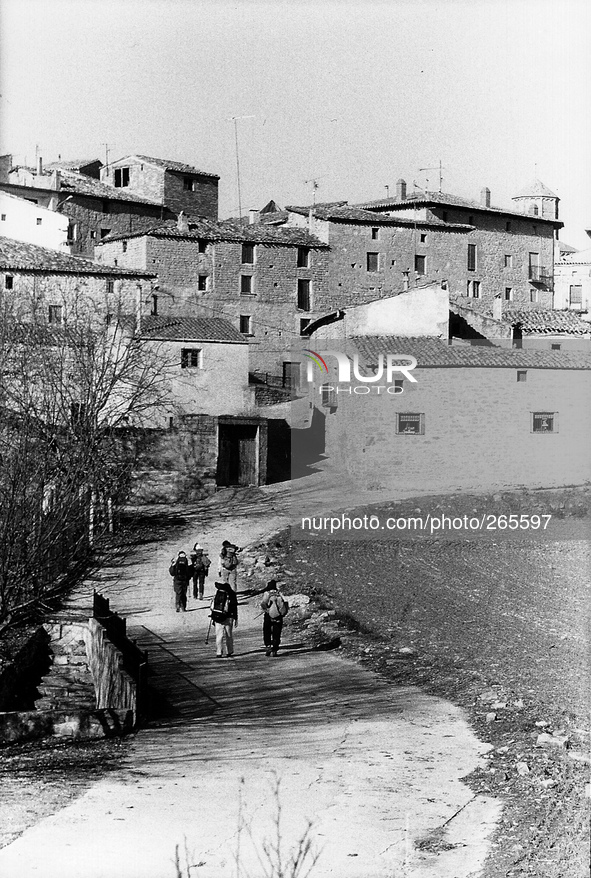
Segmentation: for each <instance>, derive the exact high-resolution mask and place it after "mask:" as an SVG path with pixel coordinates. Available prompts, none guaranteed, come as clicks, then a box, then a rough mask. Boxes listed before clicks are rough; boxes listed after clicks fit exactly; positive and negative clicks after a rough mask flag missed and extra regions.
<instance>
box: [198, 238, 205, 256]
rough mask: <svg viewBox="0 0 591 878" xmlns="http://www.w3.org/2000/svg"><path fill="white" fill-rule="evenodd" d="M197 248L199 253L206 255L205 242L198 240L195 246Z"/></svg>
mask: <svg viewBox="0 0 591 878" xmlns="http://www.w3.org/2000/svg"><path fill="white" fill-rule="evenodd" d="M197 248H198V252H199V253H206V252H207V241H201V240H200V241H199V243H198V245H197Z"/></svg>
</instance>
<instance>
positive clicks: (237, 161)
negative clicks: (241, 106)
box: [229, 116, 256, 219]
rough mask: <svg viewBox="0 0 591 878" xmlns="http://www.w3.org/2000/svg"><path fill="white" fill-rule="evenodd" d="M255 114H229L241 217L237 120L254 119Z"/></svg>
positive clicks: (240, 214)
mask: <svg viewBox="0 0 591 878" xmlns="http://www.w3.org/2000/svg"><path fill="white" fill-rule="evenodd" d="M255 118H256V117H255V116H230V119H229V121H230V122H233V123H234V142H235V144H236V180H237V183H238V216H239V217H240V219H242V195H241V192H240V159H239V156H238V120H239V119H255Z"/></svg>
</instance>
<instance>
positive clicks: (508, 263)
mask: <svg viewBox="0 0 591 878" xmlns="http://www.w3.org/2000/svg"><path fill="white" fill-rule="evenodd" d="M505 268H513V254H512V253H505Z"/></svg>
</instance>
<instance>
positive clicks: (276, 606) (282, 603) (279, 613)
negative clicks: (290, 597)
mask: <svg viewBox="0 0 591 878" xmlns="http://www.w3.org/2000/svg"><path fill="white" fill-rule="evenodd" d="M288 610H289V604H288V603H287V601H286V600H285V598H284V597H283V595H281V594H277V595H274V596H273V598H271V602H270V604H269V609H268V610H267V612H268V614H269V616H270V617H271V619H282V618H283V617H284V616H287V611H288Z"/></svg>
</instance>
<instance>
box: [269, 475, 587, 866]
mask: <svg viewBox="0 0 591 878" xmlns="http://www.w3.org/2000/svg"><path fill="white" fill-rule="evenodd" d="M589 507H591V503H590V502H589V492H588V491H586V490H584V491H583V490H580V489H579V490H566V491H560V492H557V491H548V492H515V493H503V494H496V495H488V496H483V495H479V496H467V495H458V496H455V497H445V498H442V497H421V498H420V499H418V500H408V501H402V502H398V503H394V504H388V505H387V506H385V507H384V506H381V507H376V508H375V509H371V510H370V509H369V508H368V507H364V508H363V510H359V513H360V514H362V513H370V512H376V513H377V514H379V515H380V516H382V517H383V516H384V515H385V514H392V513H395V514H396V515H399V516H403V515H411V514H413V513H415V514H416V513H418V512H421V511H422V512H426V511H431V512H432V513H441V512H443V511H444V512H445V513H446V514H452V515H464V514H478V515H479V514H481V513H482V512H494V514H496V515H499V514H501V513H504V514H510V513H512V512H522V511H524V510H527V512H528V514H531V513H532V511H536V512H539V513H548V512H551V513H552V515H553V525H552V531H551V532H550V533H548V534H544V535H542V536H541V537H538V538H536V539H530V538H529V536H526V537H523V536H522V535H521V536H520V537H519V538H512V539H504V538H503V535H502V534H501V535H499V534H497V536H496V538H495V539H494V540H491V539H481V540H474V539H471V540H466V539H459V540H458V539H452V540H450V539H447V540H446V539H434V540H427V539H420V538H418V539H414V540H407V541H398V542H396V541H392V540H389V541H387V542H386V541H383V542H379V541H375V540H370V541H361V542H360V541H354V542H351V541H346V540H345V541H344V540H319V539H318V538H315V539H313V540H308V541H307V542H303V541H298V542H293V543H292V542H290V538H289V533H288V532H285V533H283V534H282V535H281V536H280V538H279V539H277V540H275V541H274V542H273V543H272V544H270V545H268V546H267V547H266V550H267V552H268V553H269V554H270V555H274V557H275V558H276V559H277V560H280V568H281V572H282V574H283V581H284V582H286V583H292V582H293V583H297V588H298V590H300V589H302V588H303V591H304V592H306V593H307V594H309V595H310V596H311V597H312V599H313V604H312V608H311V610H310V615H309V618H308V619H307V620H305V621H304V622H302V623H300V624H302V625H303V627H304V629H305V630H306V631H307V632H308V635H309V636H311V637H313V638H316V639H317V640H318V639H320V640H322V639H324V640H325V641H326V642H327V643H329V644H331V645H332V646H335V645H336V644H337V643H338V644H339V649H340V650H341V651H342V652H343V653H344V654H346V655H348V656H354V657H355V658H356V659H357V660H358V661H359V662H361V663H363V664H365V665H368V666H370V667H371V668H373V669H375V670H377V671H378V672H379V673H380V674H382V675H383V676H384V677H385V678H386V679H388V680H395V681H396V682H397V683H400V684H401V685H405V684H408V683H414V684H418V685H420V686H421V687H422V688H424V689H425V690H426V691H428V692H430V693H433V694H437V695H441V696H444V697H445V698H448V699H450V700H451V701H453V702H454V703H456V704H458V705H460V706H462V707H463V708H465V709H466V710H467V711H468V714H469V716H470V720H471V723H472V725H473V727H474V728H475V729H476V731H477V734H478V736H479V737H480V738H481V740H483V741H486V742H489V743H490V744H492V746H493V749H492V750H491V752H490V756H489V759H488V764H487V766H486V767H485V768H482V769H481V770H479V771H478V772H476V773H474V774H473V775H471V776H470V777H469V778H468V782H469V784H470V786H471V787H472V789H473V790H474V791H475V793H476V792H480V793H486V794H489V795H490V794H492V795H494V796H499V797H500V798H501V799H502V800H503V801H504V803H505V809H504V813H503V817H502V820H501V823H500V826H499V828H498V830H497V832H496V835H495V838H494V842H493V846H492V850H491V854H490V856H489V858H488V861H487V864H486V868H485V873H484V874H485V878H500V876H509V875H511V876H525V875H529V876H532V875H535V876H538V878H559V876H563V878H567V876H568V878H575V876H576V878H579V876H581V878H582V876H587V875H588V874H589V801H590V799H589V796H590V789H589V761H590V760H589V752H590V748H589V698H590V694H589V679H590V671H591V667H590V656H589V605H590V604H589V597H590V595H589V591H590V586H591V581H590V571H591V544H590V542H589V533H590V531H589V523H590V520H589V517H588V510H589ZM351 514H353V513H351ZM430 843H432V844H433V845H434V846H435V847H436V846H437V844H438V839H435V838H434V839H432V840H427V841H426V844H430Z"/></svg>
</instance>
